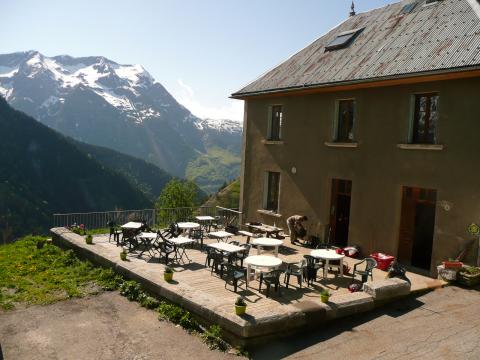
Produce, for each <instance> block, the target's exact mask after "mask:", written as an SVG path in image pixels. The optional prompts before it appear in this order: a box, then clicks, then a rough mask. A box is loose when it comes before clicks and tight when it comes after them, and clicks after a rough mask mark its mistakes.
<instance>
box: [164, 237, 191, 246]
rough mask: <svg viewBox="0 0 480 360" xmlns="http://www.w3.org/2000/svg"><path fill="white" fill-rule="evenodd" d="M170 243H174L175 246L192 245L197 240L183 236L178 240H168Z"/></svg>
mask: <svg viewBox="0 0 480 360" xmlns="http://www.w3.org/2000/svg"><path fill="white" fill-rule="evenodd" d="M168 241H170V242H171V243H173V244H175V245H185V244H192V243H194V242H195V240H193V239H190V238H187V237H183V236H179V237H177V238H172V239H168Z"/></svg>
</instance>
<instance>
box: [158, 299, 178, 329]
mask: <svg viewBox="0 0 480 360" xmlns="http://www.w3.org/2000/svg"><path fill="white" fill-rule="evenodd" d="M158 314H159V318H160V319H163V320H169V321H171V322H173V323H174V324H178V323H180V320H181V319H182V317H183V314H184V310H183V309H182V308H181V307H180V306H178V305H174V304H169V303H167V302H165V301H162V302H161V303H160V306H159V307H158Z"/></svg>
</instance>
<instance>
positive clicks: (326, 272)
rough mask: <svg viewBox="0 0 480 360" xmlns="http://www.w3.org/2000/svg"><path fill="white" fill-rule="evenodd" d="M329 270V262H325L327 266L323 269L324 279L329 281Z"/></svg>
mask: <svg viewBox="0 0 480 360" xmlns="http://www.w3.org/2000/svg"><path fill="white" fill-rule="evenodd" d="M328 268H329V261H328V260H325V266H324V267H323V278H324V279H327V277H328Z"/></svg>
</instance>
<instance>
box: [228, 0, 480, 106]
mask: <svg viewBox="0 0 480 360" xmlns="http://www.w3.org/2000/svg"><path fill="white" fill-rule="evenodd" d="M411 3H414V4H415V7H414V8H413V10H412V11H411V12H409V13H403V12H402V9H403V8H404V6H406V5H408V4H411ZM361 28H364V30H363V31H362V32H361V33H360V34H359V35H358V37H357V38H356V39H355V40H354V41H353V42H352V43H351V44H349V46H347V47H345V48H342V49H337V50H332V51H326V50H325V46H326V45H328V44H329V43H330V42H331V41H333V40H334V39H335V38H336V37H337V36H338V35H339V34H341V33H344V32H346V31H349V30H352V29H361ZM475 68H479V69H480V2H479V0H440V1H437V2H434V3H432V4H428V5H427V4H425V0H404V1H401V2H399V3H395V4H391V5H388V6H385V7H382V8H379V9H375V10H371V11H368V12H365V13H360V14H357V15H355V16H353V17H350V18H348V19H347V20H346V21H344V22H343V23H342V24H340V25H339V26H337V27H336V28H335V29H333V30H331V31H330V32H329V33H327V34H326V35H324V36H322V37H321V38H319V39H318V40H316V41H314V42H313V43H312V44H310V45H309V46H307V47H306V48H304V49H303V50H301V51H300V52H298V53H297V54H295V55H293V56H292V57H290V58H289V59H288V60H286V61H285V62H283V63H282V64H280V65H279V66H277V67H275V68H274V69H273V70H270V71H268V72H267V73H266V74H264V75H262V76H261V77H260V78H258V79H257V80H255V81H253V82H252V83H250V84H248V85H247V86H245V87H244V88H242V89H241V90H239V91H238V92H236V93H234V94H232V96H233V97H244V96H248V95H255V94H260V93H269V92H281V91H287V90H296V89H301V88H312V87H320V86H329V85H341V84H345V83H352V82H362V81H372V80H379V79H388V78H392V77H399V76H409V75H415V74H417V75H418V74H420V75H421V74H427V73H432V72H445V71H447V72H450V71H454V70H462V69H466V70H470V69H475Z"/></svg>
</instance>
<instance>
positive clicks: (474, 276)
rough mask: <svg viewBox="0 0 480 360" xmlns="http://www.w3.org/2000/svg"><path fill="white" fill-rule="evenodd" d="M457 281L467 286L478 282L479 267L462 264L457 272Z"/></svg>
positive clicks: (479, 275) (479, 276) (479, 278)
mask: <svg viewBox="0 0 480 360" xmlns="http://www.w3.org/2000/svg"><path fill="white" fill-rule="evenodd" d="M457 281H458V282H459V283H460V284H462V285H465V286H469V287H473V286H475V285H478V284H480V267H476V266H464V267H463V268H461V269H460V271H459V272H458V274H457Z"/></svg>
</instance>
